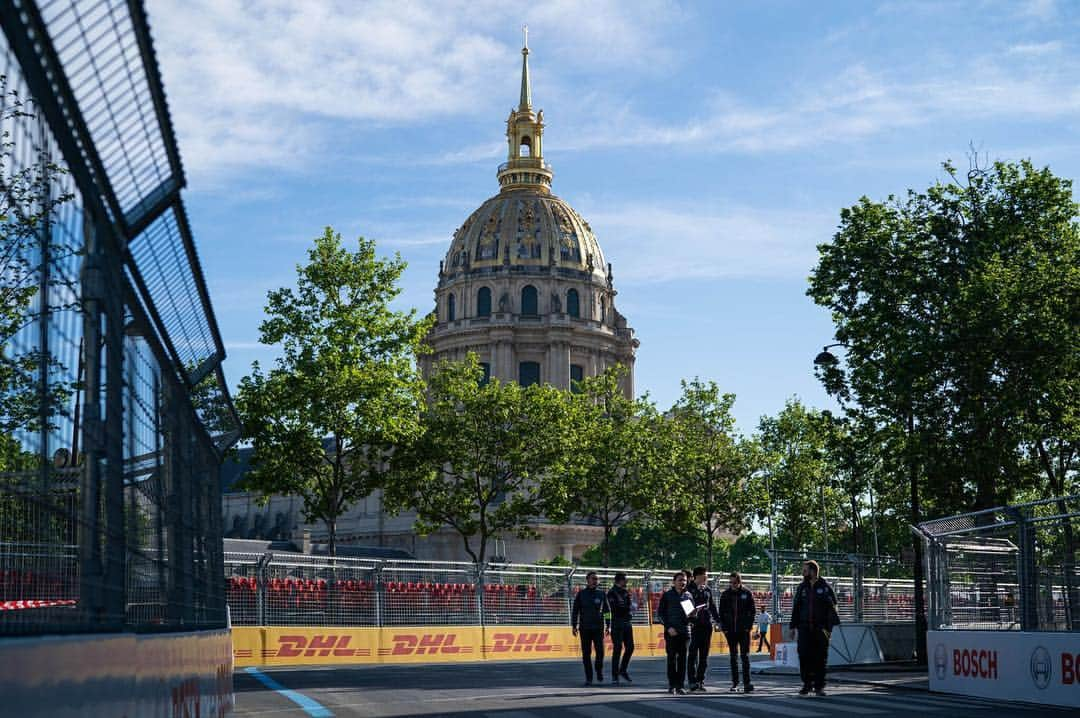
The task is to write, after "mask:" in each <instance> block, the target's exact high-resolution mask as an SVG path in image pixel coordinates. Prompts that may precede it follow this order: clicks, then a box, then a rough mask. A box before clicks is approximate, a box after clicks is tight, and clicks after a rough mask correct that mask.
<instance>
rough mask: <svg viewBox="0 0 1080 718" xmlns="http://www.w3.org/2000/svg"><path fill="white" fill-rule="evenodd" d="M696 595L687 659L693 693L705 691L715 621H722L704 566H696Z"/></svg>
mask: <svg viewBox="0 0 1080 718" xmlns="http://www.w3.org/2000/svg"><path fill="white" fill-rule="evenodd" d="M689 591H690V595H691V596H693V597H694V606H695V607H696V608H697V611H698V612H697V616H695V617H694V622H693V625H692V626H691V631H690V657H689V659H688V660H687V663H686V665H687V668H686V671H687V678H688V679H689V680H690V692H691V693H704V692H705V671H706V670H707V669H708V667H709V648H710V647H711V646H712V634H713V623H714V622H715V623H720V614H719V613H717V611H716V601H715V600H713V594H712V589H711V588H709V574H708V572H707V571H706V570H705V567H704V566H697V567H696V568H694V581H693V583H691V584H690V586H689Z"/></svg>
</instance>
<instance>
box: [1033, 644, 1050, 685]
mask: <svg viewBox="0 0 1080 718" xmlns="http://www.w3.org/2000/svg"><path fill="white" fill-rule="evenodd" d="M1053 673H1054V669H1053V666H1052V665H1051V663H1050V652H1049V651H1047V650H1046V649H1045V648H1043V647H1042V646H1039V647H1038V648H1036V649H1035V650H1034V651H1032V652H1031V680H1032V681H1033V682H1034V683H1035V686H1036V687H1037V688H1038V689H1039V690H1043V689H1044V688H1046V687H1047V686H1048V685H1050V679H1051V678H1052V677H1053Z"/></svg>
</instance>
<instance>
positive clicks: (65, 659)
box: [0, 630, 233, 718]
mask: <svg viewBox="0 0 1080 718" xmlns="http://www.w3.org/2000/svg"><path fill="white" fill-rule="evenodd" d="M231 643H232V642H231V639H230V636H229V631H227V630H221V631H200V632H195V633H168V634H131V633H124V634H104V635H101V634H96V635H95V634H91V635H79V636H37V637H32V638H4V639H0V665H3V666H4V669H3V671H0V701H2V710H0V712H2V713H3V714H4V715H11V716H20V717H30V716H49V717H50V718H68V717H70V718H97V717H98V716H101V717H102V718H104V717H106V716H108V717H109V718H117V717H119V718H136V717H138V718H142V717H143V716H150V717H152V718H153V717H157V716H161V717H162V718H164V717H166V716H168V717H172V716H202V717H218V716H225V715H228V714H229V713H230V712H231V711H232V708H233V689H232V671H233V659H232V650H231Z"/></svg>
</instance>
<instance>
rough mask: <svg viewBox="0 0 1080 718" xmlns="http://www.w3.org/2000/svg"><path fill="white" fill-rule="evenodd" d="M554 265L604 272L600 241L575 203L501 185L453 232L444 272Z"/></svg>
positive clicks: (543, 193) (549, 195)
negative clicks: (506, 188) (575, 209)
mask: <svg viewBox="0 0 1080 718" xmlns="http://www.w3.org/2000/svg"><path fill="white" fill-rule="evenodd" d="M504 264H505V265H511V266H535V267H546V266H550V265H554V266H557V267H563V268H567V269H576V270H580V271H582V272H593V273H596V274H597V276H598V277H601V278H602V277H603V276H604V271H605V266H606V265H605V263H604V255H603V253H602V252H601V251H600V244H599V243H598V242H597V241H596V236H595V235H594V234H593V232H592V228H591V227H589V223H588V222H586V221H585V220H584V219H582V218H581V215H579V214H578V213H577V212H575V211H574V208H573V207H571V206H570V205H569V204H567V203H566V202H564V201H563V200H561V199H559V198H558V197H555V196H554V195H551V194H549V193H546V192H538V191H535V190H529V189H513V190H504V191H503V192H501V193H500V194H497V195H495V196H494V197H492V198H491V199H489V200H487V201H486V202H484V203H483V204H482V205H480V208H479V209H477V210H476V211H475V212H473V213H472V214H471V215H469V218H468V219H466V220H465V223H464V224H462V225H461V227H460V228H459V229H458V230H457V231H456V232H454V240H453V242H452V243H451V245H450V251H449V252H448V253H447V255H446V260H445V264H444V266H445V268H446V270H447V273H448V274H454V273H456V272H458V271H462V270H465V271H468V270H470V269H480V268H484V267H498V266H502V265H504Z"/></svg>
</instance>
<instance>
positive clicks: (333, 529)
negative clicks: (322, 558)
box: [326, 516, 337, 556]
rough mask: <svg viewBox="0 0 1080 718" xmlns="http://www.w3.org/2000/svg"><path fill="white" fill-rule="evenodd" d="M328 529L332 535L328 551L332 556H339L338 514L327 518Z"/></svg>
mask: <svg viewBox="0 0 1080 718" xmlns="http://www.w3.org/2000/svg"><path fill="white" fill-rule="evenodd" d="M326 531H327V533H328V534H329V535H330V538H329V542H328V544H327V547H326V551H327V553H328V554H329V555H331V556H337V516H334V517H332V518H330V519H328V520H327V522H326Z"/></svg>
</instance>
